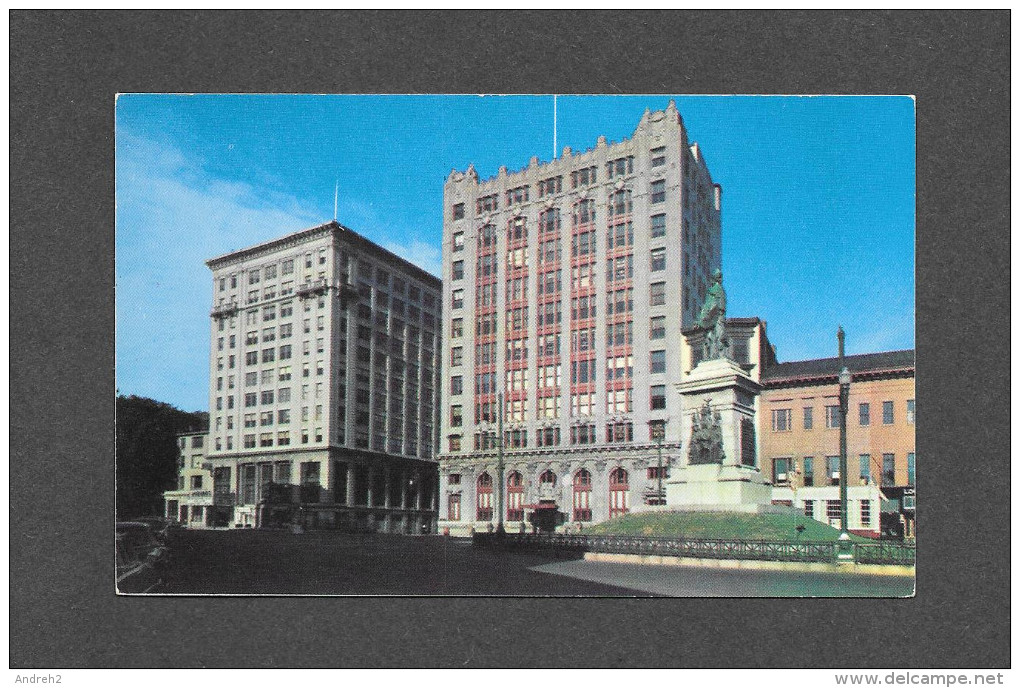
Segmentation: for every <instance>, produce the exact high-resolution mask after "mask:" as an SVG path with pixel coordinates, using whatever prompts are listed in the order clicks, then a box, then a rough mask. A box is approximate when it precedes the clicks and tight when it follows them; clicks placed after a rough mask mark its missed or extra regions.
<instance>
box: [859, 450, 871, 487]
mask: <svg viewBox="0 0 1020 688" xmlns="http://www.w3.org/2000/svg"><path fill="white" fill-rule="evenodd" d="M858 460H859V461H860V469H861V471H860V472H861V485H867V484H868V483H870V482H871V454H861V455H860V457H859V458H858Z"/></svg>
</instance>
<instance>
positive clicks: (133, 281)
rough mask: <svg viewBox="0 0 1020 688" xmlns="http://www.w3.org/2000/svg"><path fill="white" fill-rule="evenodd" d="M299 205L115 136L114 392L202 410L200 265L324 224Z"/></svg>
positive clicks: (207, 296)
mask: <svg viewBox="0 0 1020 688" xmlns="http://www.w3.org/2000/svg"><path fill="white" fill-rule="evenodd" d="M304 207H306V206H304V204H302V202H301V201H300V199H298V198H297V197H294V196H287V195H284V194H280V193H279V192H272V191H266V192H264V191H262V190H260V189H257V188H255V187H253V186H252V185H251V184H248V183H246V182H244V181H237V180H221V179H215V178H210V176H209V175H208V173H207V172H206V170H205V169H204V167H203V164H202V161H201V160H195V159H191V158H189V157H188V156H187V155H186V154H185V153H183V152H182V151H180V150H177V149H175V148H173V147H172V146H167V145H163V144H160V143H159V142H155V141H151V140H148V139H144V138H141V137H138V136H134V135H132V134H130V133H128V132H123V131H118V141H117V267H116V272H117V364H118V367H117V383H118V387H119V389H120V390H121V392H122V393H125V394H139V395H143V396H151V397H154V398H157V399H160V400H162V401H167V402H170V403H173V404H176V405H178V406H181V407H183V408H186V409H189V410H194V409H197V408H206V407H207V404H208V399H207V395H208V392H207V389H208V377H207V376H208V366H209V320H208V308H209V305H210V304H211V302H212V301H211V291H210V290H211V274H210V273H209V270H208V268H206V266H205V264H204V263H205V261H206V260H208V259H209V258H212V257H214V256H217V255H221V254H224V253H228V252H229V251H231V250H235V249H238V248H242V247H244V246H250V245H252V244H256V243H259V242H261V241H266V240H269V239H271V238H273V237H277V236H280V235H282V234H286V233H288V232H294V231H298V230H300V229H303V228H305V227H310V226H313V225H315V224H318V223H319V222H322V221H324V219H326V218H322V217H319V216H317V215H316V214H314V213H312V212H309V211H307V210H304V209H303V208H304Z"/></svg>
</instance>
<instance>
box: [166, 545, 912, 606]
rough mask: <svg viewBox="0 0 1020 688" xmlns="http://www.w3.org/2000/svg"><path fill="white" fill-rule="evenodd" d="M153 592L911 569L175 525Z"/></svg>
mask: <svg viewBox="0 0 1020 688" xmlns="http://www.w3.org/2000/svg"><path fill="white" fill-rule="evenodd" d="M170 546H171V551H172V560H171V564H170V568H169V570H168V572H167V575H166V577H165V579H166V586H165V587H164V589H163V590H161V592H166V593H174V594H206V593H228V594H269V595H286V594H302V595H316V594H319V595H322V594H325V595H508V596H513V595H558V596H575V595H578V596H627V597H632V596H643V597H647V596H661V595H665V596H681V597H720V596H722V597H726V596H737V597H761V596H804V595H807V596H861V597H876V596H877V597H898V596H904V595H910V594H911V592H912V590H913V579H912V578H900V577H893V576H870V575H860V574H856V575H852V576H841V575H837V574H831V573H793V572H778V571H752V570H732V569H709V568H700V567H676V566H641V565H634V564H618V563H608V562H586V561H573V560H557V559H555V558H554V557H550V556H544V555H532V554H508V553H501V552H494V551H489V550H481V549H478V548H475V547H472V546H471V543H470V541H468V540H462V539H457V538H444V537H438V536H427V537H407V536H399V535H348V534H343V533H336V532H330V531H310V532H307V533H302V534H299V535H295V534H293V533H290V532H289V531H251V530H244V531H181V532H178V533H175V534H174V535H173V538H172V540H171V543H170Z"/></svg>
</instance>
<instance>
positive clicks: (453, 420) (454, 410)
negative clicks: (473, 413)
mask: <svg viewBox="0 0 1020 688" xmlns="http://www.w3.org/2000/svg"><path fill="white" fill-rule="evenodd" d="M463 424H464V407H462V406H460V405H459V404H457V405H454V406H451V407H450V426H451V427H454V428H459V427H460V426H461V425H463Z"/></svg>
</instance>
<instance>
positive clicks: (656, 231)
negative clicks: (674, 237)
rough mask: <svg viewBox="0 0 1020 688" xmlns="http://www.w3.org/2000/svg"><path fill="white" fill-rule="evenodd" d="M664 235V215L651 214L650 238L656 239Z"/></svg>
mask: <svg viewBox="0 0 1020 688" xmlns="http://www.w3.org/2000/svg"><path fill="white" fill-rule="evenodd" d="M664 236H666V216H665V215H652V238H653V239H658V238H659V237H664Z"/></svg>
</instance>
